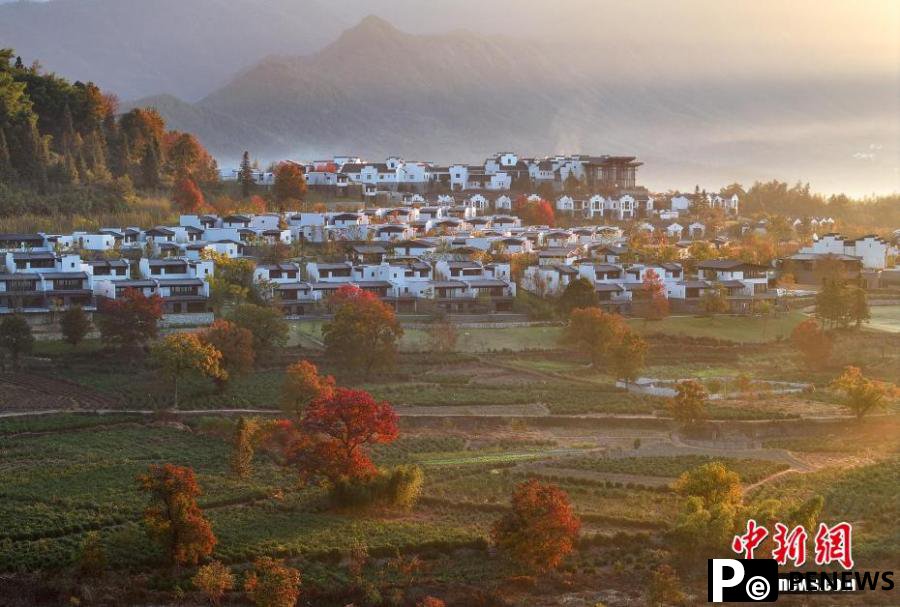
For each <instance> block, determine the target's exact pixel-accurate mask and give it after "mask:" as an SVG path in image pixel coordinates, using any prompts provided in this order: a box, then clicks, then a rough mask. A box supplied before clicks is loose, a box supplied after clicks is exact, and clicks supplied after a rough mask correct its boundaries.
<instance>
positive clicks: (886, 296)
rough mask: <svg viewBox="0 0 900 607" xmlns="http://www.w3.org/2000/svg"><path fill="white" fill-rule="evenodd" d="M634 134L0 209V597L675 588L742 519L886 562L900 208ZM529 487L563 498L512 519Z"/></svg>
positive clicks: (348, 599) (457, 606)
mask: <svg viewBox="0 0 900 607" xmlns="http://www.w3.org/2000/svg"><path fill="white" fill-rule="evenodd" d="M283 165H284V163H282V165H281V166H282V167H283ZM638 166H640V163H639V162H637V160H636V159H635V158H632V157H602V156H601V157H593V156H590V157H589V156H574V157H562V156H560V157H554V158H551V159H541V160H540V161H532V160H527V161H526V160H520V159H518V158H517V157H516V156H515V155H512V154H498V155H496V156H495V157H492V158H489V159H488V160H487V161H486V162H485V164H484V166H483V167H482V166H464V165H459V166H450V167H447V169H446V171H445V170H444V169H440V168H438V167H434V166H433V165H430V164H428V163H406V162H404V161H402V160H400V159H399V158H392V159H388V160H387V162H385V163H377V164H372V163H366V162H363V161H362V160H361V159H359V158H349V157H345V158H335V159H334V160H333V161H330V162H329V163H321V162H317V163H308V164H303V165H296V166H295V168H299V169H300V171H297V172H296V173H299V174H302V176H303V177H304V178H305V180H306V183H307V188H308V189H307V191H306V198H305V200H303V201H296V202H295V203H292V204H290V205H285V206H286V207H290V208H283V209H278V199H277V197H275V196H268V198H269V200H270V202H271V204H270V206H269V207H268V208H260V207H259V206H255V205H253V204H251V203H250V201H251V200H252V198H253V196H252V192H253V191H255V192H260V191H262V192H265V193H267V194H269V193H271V192H268V189H269V188H272V189H274V188H276V183H277V179H275V178H274V177H272V175H270V174H268V173H266V172H262V171H256V170H254V171H253V172H252V175H250V174H248V172H246V171H238V172H229V171H223V172H222V175H221V177H220V179H221V180H222V181H224V182H225V186H224V187H226V188H228V187H231V188H234V189H235V190H236V189H237V188H239V187H241V185H243V184H242V183H241V180H245V179H246V178H247V177H252V182H253V188H255V189H254V190H251V195H250V196H247V195H244V197H243V198H244V199H245V200H246V201H247V202H246V203H245V207H243V208H236V209H230V210H228V212H220V211H216V212H211V211H213V210H214V207H212V208H204V209H203V212H198V213H186V212H184V209H182V208H178V214H177V215H176V214H173V215H172V220H171V221H165V222H161V225H124V226H121V225H114V226H109V227H102V228H98V229H92V230H73V231H71V232H68V233H49V232H31V233H3V234H0V262H2V263H3V268H2V269H0V346H2V348H3V350H2V351H0V352H2V358H0V448H2V449H3V452H4V455H5V457H6V460H5V462H4V474H2V475H0V497H2V498H3V499H2V500H0V520H6V521H8V523H9V524H8V528H7V529H6V530H5V531H0V563H2V564H3V566H2V567H0V568H2V570H3V571H4V572H26V573H24V574H22V573H14V574H9V575H8V576H7V577H5V578H4V577H0V596H2V593H3V592H4V591H5V592H7V594H8V595H9V596H21V597H22V599H21V601H22V602H21V603H20V604H22V605H25V604H28V605H31V604H48V605H49V604H58V602H59V601H58V599H60V598H61V597H62V598H63V599H65V601H67V602H68V603H69V604H73V605H75V604H84V605H90V604H139V605H158V604H171V603H172V601H173V600H178V601H180V603H181V604H186V605H200V604H207V601H210V602H215V601H220V603H219V604H223V605H244V604H248V603H249V604H254V605H260V606H262V605H269V606H271V605H279V606H283V607H292V606H294V605H295V604H303V603H302V601H306V604H310V605H322V606H331V605H333V606H335V607H343V606H346V605H359V606H362V605H397V606H398V607H414V606H415V607H439V606H441V605H450V606H451V607H471V606H472V605H475V606H480V607H494V606H501V607H526V606H527V607H532V606H534V605H540V606H545V607H559V606H560V605H570V606H573V607H598V606H604V605H605V606H607V607H632V606H634V605H648V606H654V607H662V606H663V605H688V604H697V602H698V601H700V600H702V598H703V597H704V596H705V595H704V593H703V592H704V578H703V573H704V572H705V571H706V569H705V563H706V558H707V557H708V555H722V556H730V555H732V554H733V552H734V551H735V550H736V549H735V548H734V547H733V546H735V545H736V544H734V543H733V542H735V541H738V540H739V539H740V538H741V537H744V536H743V535H741V534H742V533H743V528H744V521H745V519H746V518H748V517H750V518H753V519H754V520H759V521H778V520H785V521H791V522H792V523H791V524H794V522H793V521H799V522H798V523H796V524H798V525H799V524H803V525H806V526H807V527H808V528H809V530H810V531H809V532H810V533H814V532H815V531H814V529H816V528H817V527H816V525H817V524H821V525H826V527H827V525H828V524H831V522H832V521H845V520H846V521H853V524H854V525H857V528H856V529H857V531H856V535H855V537H854V539H855V541H856V545H855V546H854V550H855V552H854V555H855V558H857V559H858V560H859V561H860V562H863V561H865V562H866V563H872V565H867V566H871V567H876V566H877V567H881V566H882V565H881V564H888V563H890V562H891V559H892V558H893V555H894V554H895V546H896V531H895V529H894V527H893V526H892V525H893V521H894V519H895V518H896V509H897V500H896V499H895V498H896V487H897V478H896V477H897V470H898V467H897V466H896V462H895V460H896V453H895V449H896V439H895V436H896V429H897V421H896V413H897V396H898V395H900V393H898V392H897V390H896V388H895V385H896V382H897V380H898V372H897V371H898V369H900V365H898V363H900V359H898V355H900V348H898V347H897V346H898V343H900V342H898V338H900V335H898V334H897V330H898V325H897V321H898V317H897V310H898V309H900V305H898V302H900V271H898V269H897V268H896V267H895V266H896V259H897V257H898V253H900V251H898V236H900V233H898V231H893V232H892V231H890V230H888V231H881V232H880V234H871V233H870V234H859V233H856V232H857V231H858V230H854V231H851V230H848V231H847V233H846V234H842V233H840V230H842V229H843V228H844V227H845V226H843V225H841V223H839V222H838V221H836V220H835V219H833V218H831V217H827V216H823V217H809V216H804V217H778V216H774V215H760V214H759V213H755V212H753V213H747V212H745V211H743V210H742V208H741V205H742V202H743V201H742V198H741V196H740V195H739V194H737V193H729V192H728V191H727V189H728V188H727V187H726V188H722V189H721V190H720V191H719V192H718V193H708V192H705V191H703V190H701V189H700V188H696V191H694V192H693V193H680V192H674V191H673V192H667V193H664V194H659V193H652V192H650V191H648V190H647V189H646V188H643V187H642V186H640V185H639V184H638V181H637V175H636V170H637V167H638ZM242 173H243V174H242ZM411 175H415V177H411ZM232 179H238V180H239V181H238V183H234V184H228V181H229V180H232ZM342 184H344V185H342ZM410 184H414V185H410ZM275 209H278V210H275ZM175 217H177V220H175ZM10 363H11V364H10ZM332 437H334V438H332ZM344 445H351V447H350V450H351V453H350V455H349V456H347V457H345V456H344V455H343V453H344V452H343V451H341V449H342V448H343V446H344ZM335 454H337V455H335ZM157 462H165V463H164V465H158V464H157ZM176 477H177V478H181V479H184V480H185V482H186V483H187V487H188V492H190V493H191V495H190V496H189V497H188V499H187V503H189V504H190V508H191V512H192V513H193V514H192V515H191V517H192V518H191V521H192V522H191V524H192V525H194V528H195V529H196V530H197V531H198V535H197V536H196V538H197V539H196V540H182V539H178V540H177V541H176V544H177V545H180V544H184V545H187V546H190V547H191V549H192V550H195V551H196V552H195V553H192V554H190V555H187V556H182V555H181V553H174V552H171V551H167V550H168V549H167V546H169V544H165V543H164V542H162V541H160V537H163V536H160V535H158V534H156V533H155V532H153V531H152V529H155V528H156V527H153V525H155V524H156V521H157V520H163V519H164V518H165V517H166V516H168V515H166V514H165V513H164V510H161V509H154V508H153V507H148V506H147V499H145V497H146V496H145V494H146V493H147V492H148V491H156V490H157V489H155V487H156V486H160V487H161V486H162V485H163V484H166V483H169V485H167V486H173V485H172V484H171V483H170V481H171V480H172V479H175V478H176ZM176 484H177V483H176ZM191 486H193V488H191ZM706 486H714V487H715V488H716V496H713V497H709V498H704V497H703V496H704V495H706V492H705V490H704V489H703V487H706ZM698 487H699V488H698ZM863 488H865V491H867V492H868V493H866V495H867V496H868V499H866V500H860V499H858V496H859V494H860V492H861V491H863ZM167 490H168V489H165V488H164V489H161V491H167ZM529 491H531V492H538V493H541V494H542V495H543V494H544V493H546V494H547V495H548V496H550V498H551V499H553V500H556V501H557V502H558V503H559V504H560V508H558V509H557V510H558V514H554V517H555V518H554V519H553V520H552V521H550V522H551V523H553V524H554V525H556V527H553V528H552V529H550V530H549V531H548V530H547V529H548V526H547V525H548V521H547V519H546V515H545V514H543V512H544V510H543V509H541V508H537V509H535V508H532V509H530V510H529V511H534V512H537V514H536V515H533V516H532V518H531V519H529V520H526V522H525V523H524V524H525V525H527V528H528V529H529V531H528V532H527V533H520V532H515V533H514V534H512V535H507V534H506V532H505V527H504V526H505V525H508V524H510V523H509V522H508V521H511V520H514V519H513V517H516V516H519V514H518V513H519V511H520V508H519V506H518V503H519V501H520V500H522V499H525V498H527V493H526V492H529ZM548 492H549V493H548ZM179 495H180V494H179ZM720 495H721V497H719V496H720ZM522 496H525V498H523V497H522ZM150 499H151V503H157V502H155V501H152V500H156V498H155V497H151V498H150ZM179 499H180V498H179ZM702 499H708V502H702V501H698V500H702ZM159 512H163V513H164V514H162V515H159V514H157V513H159ZM159 517H162V518H159ZM519 524H522V523H519V522H516V523H515V525H519ZM148 529H150V530H151V531H147V530H148ZM818 529H819V533H821V526H820V527H818ZM539 534H544V535H545V536H546V537H548V538H550V540H549V542H544V543H540V544H541V546H544V545H546V546H549V547H548V548H540V549H539V550H538V549H535V548H534V546H536V545H537V544H536V543H535V540H534V537H535V536H537V535H539ZM192 537H194V536H192ZM507 537H511V538H512V539H509V540H508V539H507ZM770 544H772V541H766V542H765V543H764V544H762V548H758V551H759V552H760V553H762V550H766V551H768V550H770V549H772V547H771V546H770ZM173 545H175V544H173ZM521 555H537V556H529V557H528V559H526V558H524V557H523V556H521ZM171 563H176V564H178V568H176V569H172V568H171V567H170V566H169V565H170V564H171ZM548 563H550V564H549V565H548ZM32 572H33V573H32ZM4 575H6V574H4ZM636 575H639V576H643V577H645V578H646V579H647V580H649V581H648V582H647V584H645V585H641V586H635V585H634V584H633V579H634V576H636ZM253 576H274V577H271V579H273V580H275V581H274V582H271V583H272V584H273V587H274V588H276V590H278V591H279V592H281V593H282V597H283V600H282V602H279V603H269V602H266V601H268V600H269V597H270V594H271V593H273V592H274V591H269V590H268V587H266V588H264V592H262V593H260V592H257V589H258V586H255V585H254V583H253V581H252V580H253V579H254V577H253ZM237 579H243V580H244V583H243V584H242V585H240V586H238V585H237V582H236V580H237ZM122 580H127V584H123V583H122ZM248 580H249V581H248ZM3 584H6V585H5V586H3ZM873 596H874V597H875V598H876V599H879V600H880V599H883V600H881V601H880V602H879V601H878V600H876V601H874V602H869V601H868V599H870V598H872V597H873ZM97 597H102V598H99V599H98V598H97ZM173 597H179V598H173ZM298 597H302V598H300V599H298ZM213 599H215V601H213ZM298 600H300V601H301V603H297V601H298ZM861 600H862V602H860V603H859V604H885V605H887V604H891V603H890V596H889V595H887V594H885V595H872V594H868V595H865V596H864V597H863V598H861ZM0 603H2V600H0ZM813 604H816V603H813ZM823 604H824V603H823ZM854 604H855V603H854Z"/></svg>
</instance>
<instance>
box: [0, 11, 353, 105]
mask: <svg viewBox="0 0 900 607" xmlns="http://www.w3.org/2000/svg"><path fill="white" fill-rule="evenodd" d="M345 25H346V24H345V23H344V22H343V21H342V20H341V19H340V18H339V17H337V16H335V15H334V13H333V12H332V11H331V10H330V9H329V8H328V5H327V3H320V2H318V1H317V0H304V2H303V3H302V5H300V3H298V2H295V1H294V0H269V1H267V2H263V3H260V2H254V1H253V0H229V1H227V2H223V1H221V0H187V1H186V0H153V1H152V2H147V1H144V0H55V1H53V2H45V3H39V2H11V3H8V4H2V5H0V40H2V41H3V45H4V46H7V47H13V48H16V49H17V50H19V52H21V53H23V54H24V55H26V57H25V58H26V62H27V63H31V61H33V60H35V59H40V61H41V62H42V63H43V64H44V66H45V67H46V68H47V69H49V70H52V71H55V72H59V73H61V74H63V75H66V76H69V77H78V78H82V79H85V80H91V81H93V82H96V83H97V84H98V85H100V86H101V87H102V88H104V89H110V90H112V91H113V92H115V93H116V94H117V95H119V96H120V97H122V98H123V99H133V98H136V97H140V96H143V95H150V94H158V93H171V94H176V95H178V96H181V97H184V98H185V99H189V100H195V99H198V98H200V97H202V96H203V95H205V94H206V93H208V92H209V91H211V90H213V89H214V88H216V87H218V86H221V85H222V84H224V83H225V82H227V80H228V79H229V78H230V77H231V76H233V75H234V73H235V72H236V71H237V70H238V69H240V68H243V67H247V66H250V65H252V64H253V63H255V62H256V61H258V60H259V59H260V58H261V57H265V56H266V55H269V54H272V53H308V52H311V51H313V50H315V49H318V48H320V47H321V46H322V45H324V44H326V43H327V42H329V41H330V40H333V39H334V37H335V36H336V35H337V33H338V32H340V30H341V29H342V28H343V27H344V26H345Z"/></svg>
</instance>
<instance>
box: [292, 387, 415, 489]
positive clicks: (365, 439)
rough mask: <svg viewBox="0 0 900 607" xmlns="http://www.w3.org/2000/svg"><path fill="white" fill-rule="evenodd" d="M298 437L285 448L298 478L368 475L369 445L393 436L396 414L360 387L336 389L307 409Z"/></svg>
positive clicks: (372, 467) (372, 466) (370, 471)
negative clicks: (359, 388)
mask: <svg viewBox="0 0 900 607" xmlns="http://www.w3.org/2000/svg"><path fill="white" fill-rule="evenodd" d="M300 431H301V433H300V437H299V438H298V440H296V441H295V442H294V443H293V444H292V445H291V447H290V448H289V454H288V461H289V462H290V463H292V464H295V465H296V466H297V468H298V471H299V472H300V476H301V478H305V479H309V478H312V477H324V478H327V479H328V480H331V481H335V480H338V479H342V478H350V479H354V478H368V477H370V476H371V475H372V474H374V473H375V470H376V469H375V464H374V463H373V462H372V459H371V457H370V456H369V452H368V446H369V445H373V444H377V443H389V442H392V441H393V440H395V439H396V438H397V435H398V434H399V430H398V428H397V414H396V413H395V412H394V408H393V407H391V405H390V404H389V403H387V402H380V403H379V402H377V401H376V400H375V399H374V398H372V395H371V394H369V393H368V392H366V391H364V390H350V389H348V388H337V389H335V390H334V393H333V394H332V395H331V397H329V398H319V399H317V400H315V401H313V402H312V403H310V405H309V406H308V407H307V409H306V411H305V413H304V415H303V419H302V420H301V421H300Z"/></svg>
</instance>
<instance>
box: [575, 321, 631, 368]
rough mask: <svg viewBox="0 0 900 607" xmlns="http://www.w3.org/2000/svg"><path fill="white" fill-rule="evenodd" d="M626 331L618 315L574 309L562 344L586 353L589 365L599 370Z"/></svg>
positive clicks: (623, 322) (626, 328) (625, 326)
mask: <svg viewBox="0 0 900 607" xmlns="http://www.w3.org/2000/svg"><path fill="white" fill-rule="evenodd" d="M627 330H628V327H627V325H626V324H625V319H623V318H622V317H621V316H619V315H618V314H609V313H607V312H604V311H603V310H601V309H600V308H576V309H574V310H572V313H571V314H570V315H569V324H568V325H566V327H565V329H564V331H563V342H564V343H567V344H570V345H574V346H575V347H577V348H578V349H580V350H583V351H585V352H587V353H588V354H589V355H590V357H591V364H592V365H593V366H594V367H595V368H599V367H600V365H602V364H603V363H604V362H605V361H606V358H607V355H608V353H609V352H610V350H611V349H612V348H613V346H615V344H616V343H618V341H619V340H620V339H621V336H622V335H624V334H625V332H626V331H627Z"/></svg>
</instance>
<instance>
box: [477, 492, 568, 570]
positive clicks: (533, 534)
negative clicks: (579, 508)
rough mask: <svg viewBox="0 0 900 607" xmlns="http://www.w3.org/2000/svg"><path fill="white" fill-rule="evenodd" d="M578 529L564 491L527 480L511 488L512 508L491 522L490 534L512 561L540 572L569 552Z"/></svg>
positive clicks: (559, 560)
mask: <svg viewBox="0 0 900 607" xmlns="http://www.w3.org/2000/svg"><path fill="white" fill-rule="evenodd" d="M580 528H581V522H580V520H579V519H578V516H577V515H576V514H575V511H574V510H573V509H572V505H571V503H569V496H568V495H567V494H566V492H565V491H562V490H561V489H559V488H558V487H556V486H555V485H550V484H545V483H541V482H540V481H537V480H530V481H526V482H524V483H521V484H520V485H518V486H517V487H516V488H515V490H514V491H513V495H512V509H511V510H510V511H509V512H508V513H507V514H505V515H504V516H503V517H502V518H501V519H500V520H498V521H497V522H496V523H495V524H494V526H493V529H492V530H491V537H492V538H493V540H494V543H495V544H496V545H497V547H498V548H499V549H500V551H501V552H502V553H504V554H505V555H506V556H507V557H509V558H510V559H511V560H512V561H513V562H515V563H516V564H518V565H519V566H521V567H523V568H525V569H527V570H528V571H533V572H536V573H543V572H546V571H550V570H552V569H555V568H557V567H558V566H559V564H560V563H561V562H562V560H563V558H565V556H566V555H567V554H569V553H570V552H571V551H572V549H573V548H574V546H575V541H576V540H577V538H578V531H579V529H580Z"/></svg>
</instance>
